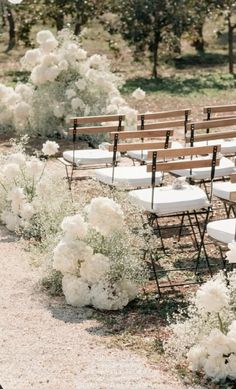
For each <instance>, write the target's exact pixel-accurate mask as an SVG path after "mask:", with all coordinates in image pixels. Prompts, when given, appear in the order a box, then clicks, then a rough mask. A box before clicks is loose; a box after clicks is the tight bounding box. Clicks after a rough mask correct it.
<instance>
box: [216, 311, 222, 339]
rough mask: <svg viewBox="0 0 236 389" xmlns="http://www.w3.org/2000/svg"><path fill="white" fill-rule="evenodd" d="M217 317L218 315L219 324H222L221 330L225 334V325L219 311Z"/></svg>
mask: <svg viewBox="0 0 236 389" xmlns="http://www.w3.org/2000/svg"><path fill="white" fill-rule="evenodd" d="M217 317H218V321H219V325H220V330H221V332H222V333H223V334H224V326H223V322H222V320H221V317H220V314H219V313H217Z"/></svg>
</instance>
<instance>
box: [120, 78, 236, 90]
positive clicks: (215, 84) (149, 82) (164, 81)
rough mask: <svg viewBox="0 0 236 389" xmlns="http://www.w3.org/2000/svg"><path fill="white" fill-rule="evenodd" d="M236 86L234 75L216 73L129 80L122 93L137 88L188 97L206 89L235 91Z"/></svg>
mask: <svg viewBox="0 0 236 389" xmlns="http://www.w3.org/2000/svg"><path fill="white" fill-rule="evenodd" d="M235 86H236V78H235V76H234V75H231V74H228V73H214V74H202V75H194V76H190V77H184V76H171V77H158V78H143V77H139V78H133V79H128V80H127V81H126V83H125V84H124V86H123V88H122V92H124V93H131V92H133V91H134V90H135V89H136V88H142V89H143V90H144V91H145V92H167V93H170V94H174V95H181V94H183V95H186V94H190V93H198V92H202V91H203V90H205V89H215V90H225V89H233V88H235Z"/></svg>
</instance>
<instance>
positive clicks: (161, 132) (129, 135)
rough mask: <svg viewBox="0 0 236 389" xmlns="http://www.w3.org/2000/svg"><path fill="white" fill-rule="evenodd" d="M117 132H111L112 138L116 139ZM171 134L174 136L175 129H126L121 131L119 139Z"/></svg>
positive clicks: (156, 136) (157, 136) (158, 136)
mask: <svg viewBox="0 0 236 389" xmlns="http://www.w3.org/2000/svg"><path fill="white" fill-rule="evenodd" d="M115 134H116V132H111V133H110V138H111V139H114V135H115ZM167 134H169V136H173V134H174V131H173V130H139V131H124V132H119V133H118V135H119V139H120V140H126V139H135V138H140V139H145V138H160V137H166V135H167Z"/></svg>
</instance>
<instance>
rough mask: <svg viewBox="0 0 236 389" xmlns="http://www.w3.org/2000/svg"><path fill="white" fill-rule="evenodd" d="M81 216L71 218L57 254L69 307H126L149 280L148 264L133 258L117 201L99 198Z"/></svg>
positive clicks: (65, 222)
mask: <svg viewBox="0 0 236 389" xmlns="http://www.w3.org/2000/svg"><path fill="white" fill-rule="evenodd" d="M84 211H85V218H84V217H82V216H81V215H80V214H76V215H74V216H68V217H66V218H65V219H64V220H63V222H62V224H61V228H62V230H63V233H64V235H63V237H62V239H61V240H60V242H59V243H58V245H57V246H56V248H55V249H54V260H53V268H54V269H55V270H57V271H60V272H61V273H62V274H63V279H62V289H63V293H64V295H65V298H66V301H67V303H68V304H70V305H73V306H76V307H83V306H87V305H91V306H93V307H95V308H96V309H100V310H118V309H122V308H123V307H125V306H126V305H127V304H128V303H129V301H131V300H133V299H134V298H135V297H136V296H137V294H138V289H139V286H140V284H141V283H142V282H143V281H144V279H145V275H146V273H145V269H144V266H143V261H142V259H141V257H140V256H138V255H137V253H133V252H132V244H131V238H130V235H129V233H128V231H127V229H126V226H125V223H124V214H123V211H122V209H121V207H120V205H118V204H117V203H116V202H115V201H113V200H112V199H109V198H107V197H97V198H94V199H92V201H91V203H90V204H89V205H88V206H87V207H85V210H84Z"/></svg>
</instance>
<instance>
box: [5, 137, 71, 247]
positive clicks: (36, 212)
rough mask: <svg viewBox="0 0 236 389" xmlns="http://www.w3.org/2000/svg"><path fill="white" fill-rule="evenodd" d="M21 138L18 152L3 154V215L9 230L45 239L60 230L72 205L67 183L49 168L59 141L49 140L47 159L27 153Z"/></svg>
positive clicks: (46, 144)
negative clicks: (49, 160) (50, 159)
mask: <svg viewBox="0 0 236 389" xmlns="http://www.w3.org/2000/svg"><path fill="white" fill-rule="evenodd" d="M24 142H27V137H24V138H23V140H22V139H21V143H20V144H16V143H15V144H14V151H13V152H12V153H10V154H6V155H4V154H2V155H1V156H0V161H1V166H2V169H1V174H0V218H1V221H2V223H3V224H5V225H6V227H7V228H8V230H10V231H15V232H17V233H19V234H20V235H23V236H25V237H27V238H35V239H37V240H42V239H43V238H46V237H47V236H49V235H50V234H53V233H56V232H57V231H58V230H59V226H60V222H61V220H62V219H63V217H64V216H65V214H66V213H68V212H69V211H70V210H71V208H72V206H71V199H70V194H69V193H68V190H67V186H66V183H64V182H63V181H62V180H61V179H60V181H59V179H58V178H56V177H55V176H54V175H53V174H52V172H50V169H46V165H47V163H48V159H49V157H51V156H53V155H54V154H56V153H57V151H58V148H59V146H58V144H57V143H56V142H54V141H47V142H45V143H44V145H43V148H42V154H43V156H44V157H46V158H47V159H46V161H45V160H44V161H42V160H40V159H39V158H38V157H36V156H32V157H29V156H27V155H26V153H25V151H24V147H23V143H24Z"/></svg>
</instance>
